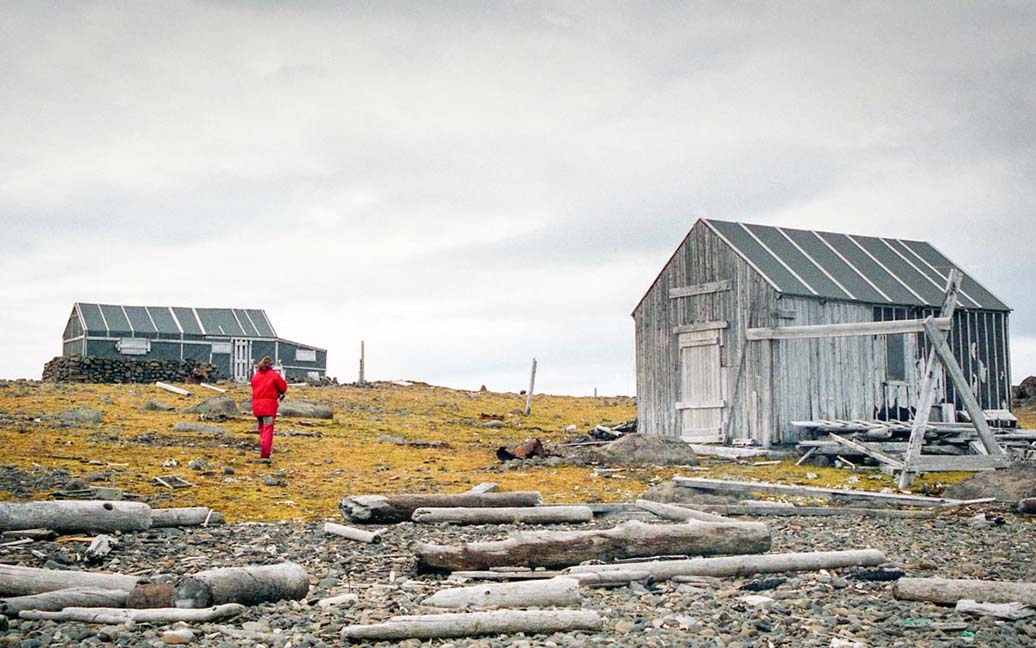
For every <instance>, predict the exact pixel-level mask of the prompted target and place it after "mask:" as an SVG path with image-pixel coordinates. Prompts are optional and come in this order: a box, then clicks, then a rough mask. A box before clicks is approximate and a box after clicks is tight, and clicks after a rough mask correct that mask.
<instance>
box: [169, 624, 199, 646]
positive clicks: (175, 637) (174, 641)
mask: <svg viewBox="0 0 1036 648" xmlns="http://www.w3.org/2000/svg"><path fill="white" fill-rule="evenodd" d="M192 641H194V633H193V632H191V631H190V630H187V629H186V628H185V629H182V630H166V631H165V632H163V633H162V643H164V644H166V645H170V646H177V645H182V644H189V643H191V642H192Z"/></svg>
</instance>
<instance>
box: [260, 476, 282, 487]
mask: <svg viewBox="0 0 1036 648" xmlns="http://www.w3.org/2000/svg"><path fill="white" fill-rule="evenodd" d="M263 484H265V485H267V486H284V478H283V477H277V476H275V475H267V476H266V477H263Z"/></svg>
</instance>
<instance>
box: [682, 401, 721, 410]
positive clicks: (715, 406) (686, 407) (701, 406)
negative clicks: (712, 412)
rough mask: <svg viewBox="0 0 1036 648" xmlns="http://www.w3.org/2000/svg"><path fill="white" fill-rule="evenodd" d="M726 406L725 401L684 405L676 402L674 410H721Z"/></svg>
mask: <svg viewBox="0 0 1036 648" xmlns="http://www.w3.org/2000/svg"><path fill="white" fill-rule="evenodd" d="M726 406H727V402H726V401H718V402H715V403H685V402H683V401H677V403H676V409H678V410H707V409H723V408H724V407H726Z"/></svg>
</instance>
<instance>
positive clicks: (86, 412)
mask: <svg viewBox="0 0 1036 648" xmlns="http://www.w3.org/2000/svg"><path fill="white" fill-rule="evenodd" d="M56 418H57V419H58V420H59V421H63V422H65V423H74V424H88V425H97V424H99V423H101V422H102V421H103V420H104V417H103V416H102V415H101V413H100V412H98V411H97V410H95V409H90V408H88V407H74V408H72V409H70V410H65V411H64V412H61V413H60V414H58V415H57V417H56Z"/></svg>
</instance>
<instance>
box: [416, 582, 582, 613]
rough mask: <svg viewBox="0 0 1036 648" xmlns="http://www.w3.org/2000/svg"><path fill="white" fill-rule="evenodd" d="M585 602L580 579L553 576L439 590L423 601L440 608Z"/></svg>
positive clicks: (530, 605)
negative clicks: (537, 579) (544, 578)
mask: <svg viewBox="0 0 1036 648" xmlns="http://www.w3.org/2000/svg"><path fill="white" fill-rule="evenodd" d="M581 601H582V592H581V591H580V589H579V581H577V580H575V579H573V578H565V577H560V578H551V579H548V580H539V581H522V582H519V583H498V584H493V585H473V586H471V587H458V588H455V589H448V590H440V591H438V592H436V593H435V594H432V595H431V596H429V597H428V598H426V599H425V600H424V601H423V602H422V603H421V604H422V605H427V606H429V607H439V608H452V609H457V608H529V607H578V606H579V603H580V602H581Z"/></svg>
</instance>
